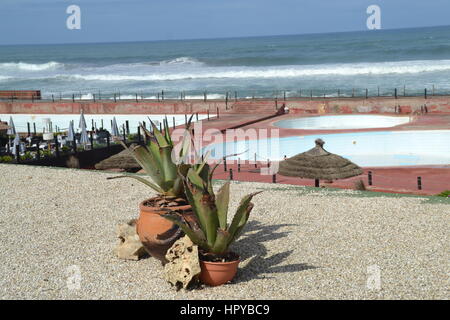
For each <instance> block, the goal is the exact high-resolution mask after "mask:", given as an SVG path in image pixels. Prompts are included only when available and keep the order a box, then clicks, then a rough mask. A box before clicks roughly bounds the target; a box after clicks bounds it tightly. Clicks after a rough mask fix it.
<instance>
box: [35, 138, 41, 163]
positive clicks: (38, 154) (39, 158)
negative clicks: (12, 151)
mask: <svg viewBox="0 0 450 320" xmlns="http://www.w3.org/2000/svg"><path fill="white" fill-rule="evenodd" d="M36 155H37V159H38V160H41V150H39V142H36Z"/></svg>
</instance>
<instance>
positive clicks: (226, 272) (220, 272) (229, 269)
mask: <svg viewBox="0 0 450 320" xmlns="http://www.w3.org/2000/svg"><path fill="white" fill-rule="evenodd" d="M239 262H241V261H240V260H239V258H238V259H237V260H235V261H230V262H209V261H202V260H200V268H201V270H202V271H201V272H200V276H199V278H200V281H201V282H203V283H204V284H207V285H209V286H212V287H215V286H220V285H222V284H225V283H227V282H228V281H231V280H233V278H234V276H235V275H236V272H237V269H238V265H239Z"/></svg>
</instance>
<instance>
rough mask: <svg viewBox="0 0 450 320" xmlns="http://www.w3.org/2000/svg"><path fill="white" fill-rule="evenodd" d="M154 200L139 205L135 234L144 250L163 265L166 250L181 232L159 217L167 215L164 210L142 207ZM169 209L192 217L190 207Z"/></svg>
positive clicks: (175, 226)
mask: <svg viewBox="0 0 450 320" xmlns="http://www.w3.org/2000/svg"><path fill="white" fill-rule="evenodd" d="M155 199H157V197H155V198H151V199H148V200H144V201H142V202H141V203H140V204H139V211H140V214H139V219H138V220H137V222H136V232H137V234H138V235H139V240H141V242H142V244H143V245H144V248H145V250H146V251H147V252H148V253H149V254H150V255H151V256H152V257H154V258H156V259H158V260H160V261H161V262H162V263H163V264H165V263H166V262H167V260H166V257H165V256H166V253H167V250H168V249H169V248H170V247H171V246H172V245H173V244H174V243H175V241H177V240H178V239H179V238H180V237H181V236H182V235H183V232H182V230H181V229H180V228H179V227H178V226H177V225H175V224H173V223H172V222H170V221H169V220H167V219H165V218H163V217H161V214H165V213H167V211H165V210H164V208H161V207H149V206H146V205H144V204H145V203H147V202H150V201H152V200H155ZM169 208H170V209H171V210H177V211H184V213H183V215H192V210H191V206H190V205H184V206H176V207H169Z"/></svg>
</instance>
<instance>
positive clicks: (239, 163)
mask: <svg viewBox="0 0 450 320" xmlns="http://www.w3.org/2000/svg"><path fill="white" fill-rule="evenodd" d="M238 172H241V158H238Z"/></svg>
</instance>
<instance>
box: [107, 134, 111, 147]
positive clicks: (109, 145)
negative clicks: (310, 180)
mask: <svg viewBox="0 0 450 320" xmlns="http://www.w3.org/2000/svg"><path fill="white" fill-rule="evenodd" d="M106 147H107V148H108V151H109V149H110V148H111V143H110V141H109V131H106Z"/></svg>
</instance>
